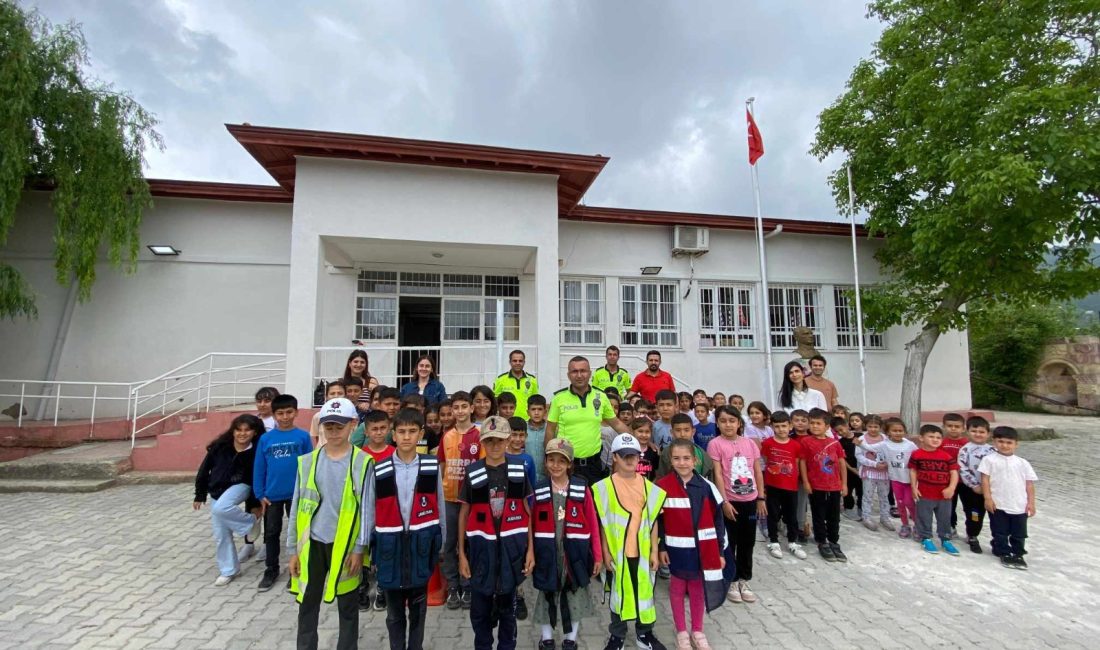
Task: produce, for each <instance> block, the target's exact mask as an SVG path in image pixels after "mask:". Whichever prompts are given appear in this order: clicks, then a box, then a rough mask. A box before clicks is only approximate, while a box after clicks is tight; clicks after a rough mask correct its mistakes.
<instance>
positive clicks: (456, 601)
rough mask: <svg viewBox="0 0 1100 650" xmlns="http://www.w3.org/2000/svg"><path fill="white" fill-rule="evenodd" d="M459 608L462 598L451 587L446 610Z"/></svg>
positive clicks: (448, 592)
mask: <svg viewBox="0 0 1100 650" xmlns="http://www.w3.org/2000/svg"><path fill="white" fill-rule="evenodd" d="M459 607H462V598H461V597H460V596H459V595H458V589H455V588H454V587H451V588H450V589H448V590H447V609H458V608H459ZM360 609H362V607H360Z"/></svg>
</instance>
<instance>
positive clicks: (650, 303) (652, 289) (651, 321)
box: [619, 281, 680, 348]
mask: <svg viewBox="0 0 1100 650" xmlns="http://www.w3.org/2000/svg"><path fill="white" fill-rule="evenodd" d="M620 288H621V296H622V311H621V319H620V325H621V327H620V333H619V336H620V337H621V339H622V344H623V345H643V346H659V347H666V348H668V347H671V348H675V347H679V346H680V296H679V288H680V287H679V284H678V283H676V282H635V281H624V282H623V283H622V284H621V285H620Z"/></svg>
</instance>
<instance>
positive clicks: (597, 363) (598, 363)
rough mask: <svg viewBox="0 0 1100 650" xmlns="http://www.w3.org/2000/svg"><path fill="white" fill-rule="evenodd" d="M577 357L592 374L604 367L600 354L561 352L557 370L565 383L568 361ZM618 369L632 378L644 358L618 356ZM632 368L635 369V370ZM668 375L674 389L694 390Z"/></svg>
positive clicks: (643, 364) (642, 368)
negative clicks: (587, 365)
mask: <svg viewBox="0 0 1100 650" xmlns="http://www.w3.org/2000/svg"><path fill="white" fill-rule="evenodd" d="M577 356H581V357H585V358H587V359H588V363H589V364H590V365H591V366H592V372H595V371H596V368H601V367H603V365H604V356H603V353H602V352H596V351H593V354H586V353H584V352H562V353H561V354H560V357H561V365H560V367H559V369H560V371H561V376H562V377H565V378H567V381H568V377H569V374H568V372H567V369H568V366H569V360H570V359H572V358H573V357H577ZM630 361H637V364H636V365H635V364H632V363H629V362H630ZM624 362H627V363H624ZM619 367H620V368H622V369H623V370H626V371H627V372H628V373H629V374H630V376H631V377H634V376H635V375H637V374H638V373H639V372H642V371H643V370H645V369H646V364H645V357H642V356H639V355H637V354H620V355H619ZM634 368H636V370H635V369H634ZM662 370H665V369H664V368H662ZM665 372H668V371H667V370H665ZM668 374H669V375H671V376H672V381H673V382H674V383H675V384H676V387H677V388H678V389H679V390H686V391H688V392H690V391H692V390H693V389H694V388H696V387H695V386H693V385H692V384H691V383H690V382H687V381H684V380H683V379H681V378H679V377H677V376H676V375H673V374H672V373H671V372H669V373H668Z"/></svg>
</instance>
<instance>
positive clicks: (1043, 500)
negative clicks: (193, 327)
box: [0, 414, 1100, 650]
mask: <svg viewBox="0 0 1100 650" xmlns="http://www.w3.org/2000/svg"><path fill="white" fill-rule="evenodd" d="M1000 419H1003V420H1004V421H1006V422H1008V421H1013V422H1022V421H1024V420H1027V421H1028V422H1029V423H1033V424H1045V425H1047V426H1053V427H1054V428H1055V429H1056V430H1058V431H1059V432H1060V433H1061V434H1062V435H1063V436H1064V438H1063V439H1061V440H1054V441H1045V442H1033V443H1024V444H1023V445H1022V446H1021V455H1023V456H1024V457H1025V458H1028V459H1029V460H1031V462H1032V463H1033V465H1034V466H1035V469H1036V471H1037V472H1038V474H1039V477H1040V479H1041V482H1040V484H1039V489H1038V515H1037V516H1036V518H1035V519H1033V520H1032V526H1031V534H1032V537H1031V539H1030V540H1029V543H1028V544H1029V549H1030V551H1031V554H1030V555H1029V556H1028V561H1029V562H1030V564H1031V567H1032V568H1031V570H1030V571H1028V572H1020V571H1012V570H1008V569H1004V568H1002V567H1000V566H999V565H998V564H997V563H996V562H995V560H994V559H993V558H992V557H991V556H990V555H989V554H988V553H986V554H983V555H980V556H975V555H972V554H970V553H969V552H967V551H965V550H964V553H965V555H963V556H962V557H958V558H953V557H948V556H946V555H939V556H929V555H926V554H925V553H923V552H922V551H921V550H920V549H919V547H917V545H915V544H913V543H912V542H909V541H904V540H900V539H898V538H897V537H896V536H894V535H893V534H888V533H871V532H869V531H866V530H864V529H862V528H857V527H856V526H854V525H852V524H851V522H848V521H845V522H844V525H843V528H842V531H841V543H842V545H843V546H844V548H845V549H846V550H847V553H848V556H849V557H850V558H851V562H850V563H849V564H848V565H836V564H826V563H825V562H823V561H821V560H819V559H816V558H814V557H811V559H810V560H809V561H806V562H800V561H798V560H795V559H793V558H790V559H784V560H781V561H779V560H773V559H772V558H771V557H768V556H767V555H766V553H764V549H763V546H762V545H760V546H757V552H756V574H757V575H756V579H755V580H754V581H753V587H754V589H755V590H756V592H757V593H758V594H759V595H760V597H761V602H759V603H757V604H754V605H736V606H735V605H731V604H727V605H725V606H724V607H722V608H721V609H719V610H717V611H715V612H714V613H713V614H712V615H711V616H709V617H708V619H707V623H706V626H707V632H708V635H709V637H710V639H711V643H712V645H713V646H714V647H716V648H733V647H735V646H740V647H744V646H745V645H746V644H751V645H752V646H754V647H760V648H771V647H784V648H795V647H815V648H819V647H868V648H900V647H921V648H925V647H939V646H950V647H990V648H992V647H997V648H1041V647H1057V648H1076V647H1082V648H1083V647H1096V645H1095V639H1096V638H1097V636H1098V635H1100V622H1098V620H1097V618H1096V616H1095V614H1096V605H1097V602H1098V601H1097V594H1098V593H1100V569H1098V567H1100V564H1098V563H1097V562H1096V554H1095V552H1094V551H1093V543H1094V539H1095V538H1096V537H1097V533H1100V524H1097V522H1096V520H1095V518H1094V512H1095V510H1096V504H1097V497H1098V496H1100V490H1098V487H1100V454H1097V453H1096V446H1095V441H1096V440H1097V425H1098V424H1100V420H1097V419H1095V418H1092V419H1090V418H1073V417H1054V416H1017V415H1009V414H1003V415H1001V418H1000ZM3 499H4V508H3V516H2V519H0V539H3V540H4V542H5V545H4V561H3V562H0V585H3V587H2V588H0V647H3V648H20V649H23V648H59V649H60V648H116V647H117V648H214V649H219V650H220V649H225V648H232V649H238V648H239V649H244V648H256V649H264V650H268V649H279V648H292V647H293V639H294V629H295V614H296V606H295V603H294V602H293V600H292V599H291V597H290V596H289V595H287V594H286V593H285V592H282V591H280V590H278V589H276V590H272V591H270V592H267V593H263V594H261V593H257V592H256V590H255V585H256V583H257V582H258V581H259V579H260V573H261V572H262V566H261V565H259V564H256V563H254V562H250V563H249V565H248V566H247V567H246V571H245V575H244V576H243V577H242V578H241V579H239V580H238V581H236V582H234V583H232V584H231V585H230V586H228V587H225V588H215V587H214V586H213V585H212V583H213V581H214V578H215V577H216V570H215V568H214V563H213V559H212V552H213V542H212V540H211V536H210V532H209V521H208V515H207V513H206V511H205V510H204V511H202V512H200V513H193V512H192V511H191V508H190V501H191V493H190V490H189V488H188V487H187V486H182V485H176V486H132V487H119V488H114V489H111V490H108V491H105V492H99V493H95V494H72V495H61V494H16V495H5V496H4V497H3ZM983 542H987V540H983ZM665 594H666V591H665V586H664V584H662V585H661V586H660V592H659V596H660V599H659V600H660V603H661V611H660V617H659V624H658V628H657V631H658V635H659V636H660V638H661V639H662V640H664V641H666V642H671V641H672V640H673V636H674V635H673V634H672V631H671V617H670V615H669V613H668V604H667V596H666V595H665ZM601 611H602V610H601ZM606 621H607V614H606V613H604V614H603V615H602V616H601V617H600V619H599V620H598V621H597V620H596V619H591V620H589V621H586V622H585V623H584V625H583V626H582V632H581V636H582V641H583V643H582V647H587V648H602V647H603V641H604V639H605V636H604V635H605V625H606ZM335 623H336V621H335V612H334V611H332V609H331V608H326V611H325V615H324V616H323V618H322V636H321V647H322V648H330V647H333V646H334V644H335V639H334V636H333V632H334V631H335V627H336V626H335ZM360 625H361V630H362V634H361V637H360V638H361V642H360V644H361V647H363V648H380V647H387V646H386V645H385V641H384V635H385V621H384V614H383V613H369V612H368V613H364V614H363V616H362V618H361V623H360ZM428 625H429V630H428V641H427V643H428V644H429V647H433V648H437V649H442V648H462V647H471V646H472V644H473V635H472V632H471V631H470V629H469V622H468V620H467V619H465V618H464V617H463V616H462V612H447V611H445V610H442V609H441V608H433V609H432V610H431V611H430V612H429V615H428ZM520 630H521V639H520V641H521V643H520V647H528V648H533V647H534V645H535V642H536V640H537V639H536V632H535V630H534V628H533V626H531V625H529V624H525V623H521V627H520ZM1090 638H1091V639H1093V641H1092V642H1089V641H1088V640H1089V639H1090ZM628 647H630V646H628Z"/></svg>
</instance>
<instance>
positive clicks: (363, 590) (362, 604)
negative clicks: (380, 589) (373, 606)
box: [359, 585, 370, 612]
mask: <svg viewBox="0 0 1100 650" xmlns="http://www.w3.org/2000/svg"><path fill="white" fill-rule="evenodd" d="M368 610H370V589H367V587H366V585H363V586H361V587H359V611H361V612H365V611H368Z"/></svg>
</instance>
